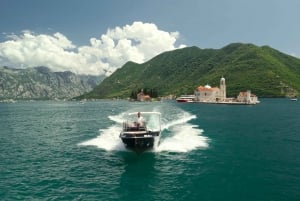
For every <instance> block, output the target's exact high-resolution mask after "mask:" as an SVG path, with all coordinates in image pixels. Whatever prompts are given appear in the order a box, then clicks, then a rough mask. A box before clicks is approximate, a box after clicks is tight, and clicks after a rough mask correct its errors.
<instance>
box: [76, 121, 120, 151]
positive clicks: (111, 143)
mask: <svg viewBox="0 0 300 201" xmlns="http://www.w3.org/2000/svg"><path fill="white" fill-rule="evenodd" d="M121 129H122V128H121V127H120V126H117V125H114V126H111V127H109V128H107V129H101V130H100V135H99V136H98V137H96V138H94V139H91V140H88V141H85V142H82V143H80V144H79V145H84V146H96V147H98V148H101V149H104V150H106V151H113V150H124V149H125V148H124V145H123V143H122V142H121V140H120V138H119V133H120V132H121Z"/></svg>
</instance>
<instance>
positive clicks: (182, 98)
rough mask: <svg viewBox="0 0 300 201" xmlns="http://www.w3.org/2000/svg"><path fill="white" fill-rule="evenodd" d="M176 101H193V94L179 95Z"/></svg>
mask: <svg viewBox="0 0 300 201" xmlns="http://www.w3.org/2000/svg"><path fill="white" fill-rule="evenodd" d="M176 101H177V102H180V103H193V102H195V95H181V96H179V97H178V98H176Z"/></svg>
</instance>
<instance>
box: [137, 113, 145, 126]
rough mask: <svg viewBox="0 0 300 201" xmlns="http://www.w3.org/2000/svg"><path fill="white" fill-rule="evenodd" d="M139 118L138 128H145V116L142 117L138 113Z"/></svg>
mask: <svg viewBox="0 0 300 201" xmlns="http://www.w3.org/2000/svg"><path fill="white" fill-rule="evenodd" d="M137 116H138V118H137V124H138V127H140V126H144V118H143V116H142V115H141V113H140V112H138V113H137Z"/></svg>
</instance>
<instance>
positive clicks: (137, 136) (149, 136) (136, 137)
mask: <svg viewBox="0 0 300 201" xmlns="http://www.w3.org/2000/svg"><path fill="white" fill-rule="evenodd" d="M159 135H160V133H159V132H145V133H129V132H122V133H121V134H120V138H121V140H122V142H123V143H124V145H125V147H126V148H127V149H130V150H133V151H135V152H144V151H146V150H150V149H153V148H154V147H155V146H156V145H157V144H158V143H159Z"/></svg>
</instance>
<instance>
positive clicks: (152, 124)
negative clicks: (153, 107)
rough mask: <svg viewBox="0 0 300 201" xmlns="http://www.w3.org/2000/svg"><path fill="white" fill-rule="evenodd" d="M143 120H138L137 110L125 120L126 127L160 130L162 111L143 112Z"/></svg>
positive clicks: (129, 128) (127, 128) (140, 129)
mask: <svg viewBox="0 0 300 201" xmlns="http://www.w3.org/2000/svg"><path fill="white" fill-rule="evenodd" d="M141 116H142V121H139V120H138V117H137V112H136V113H130V114H129V115H128V118H127V120H126V121H125V122H124V129H126V130H127V131H129V130H139V131H142V130H148V131H160V130H161V125H160V113H158V112H141Z"/></svg>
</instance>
